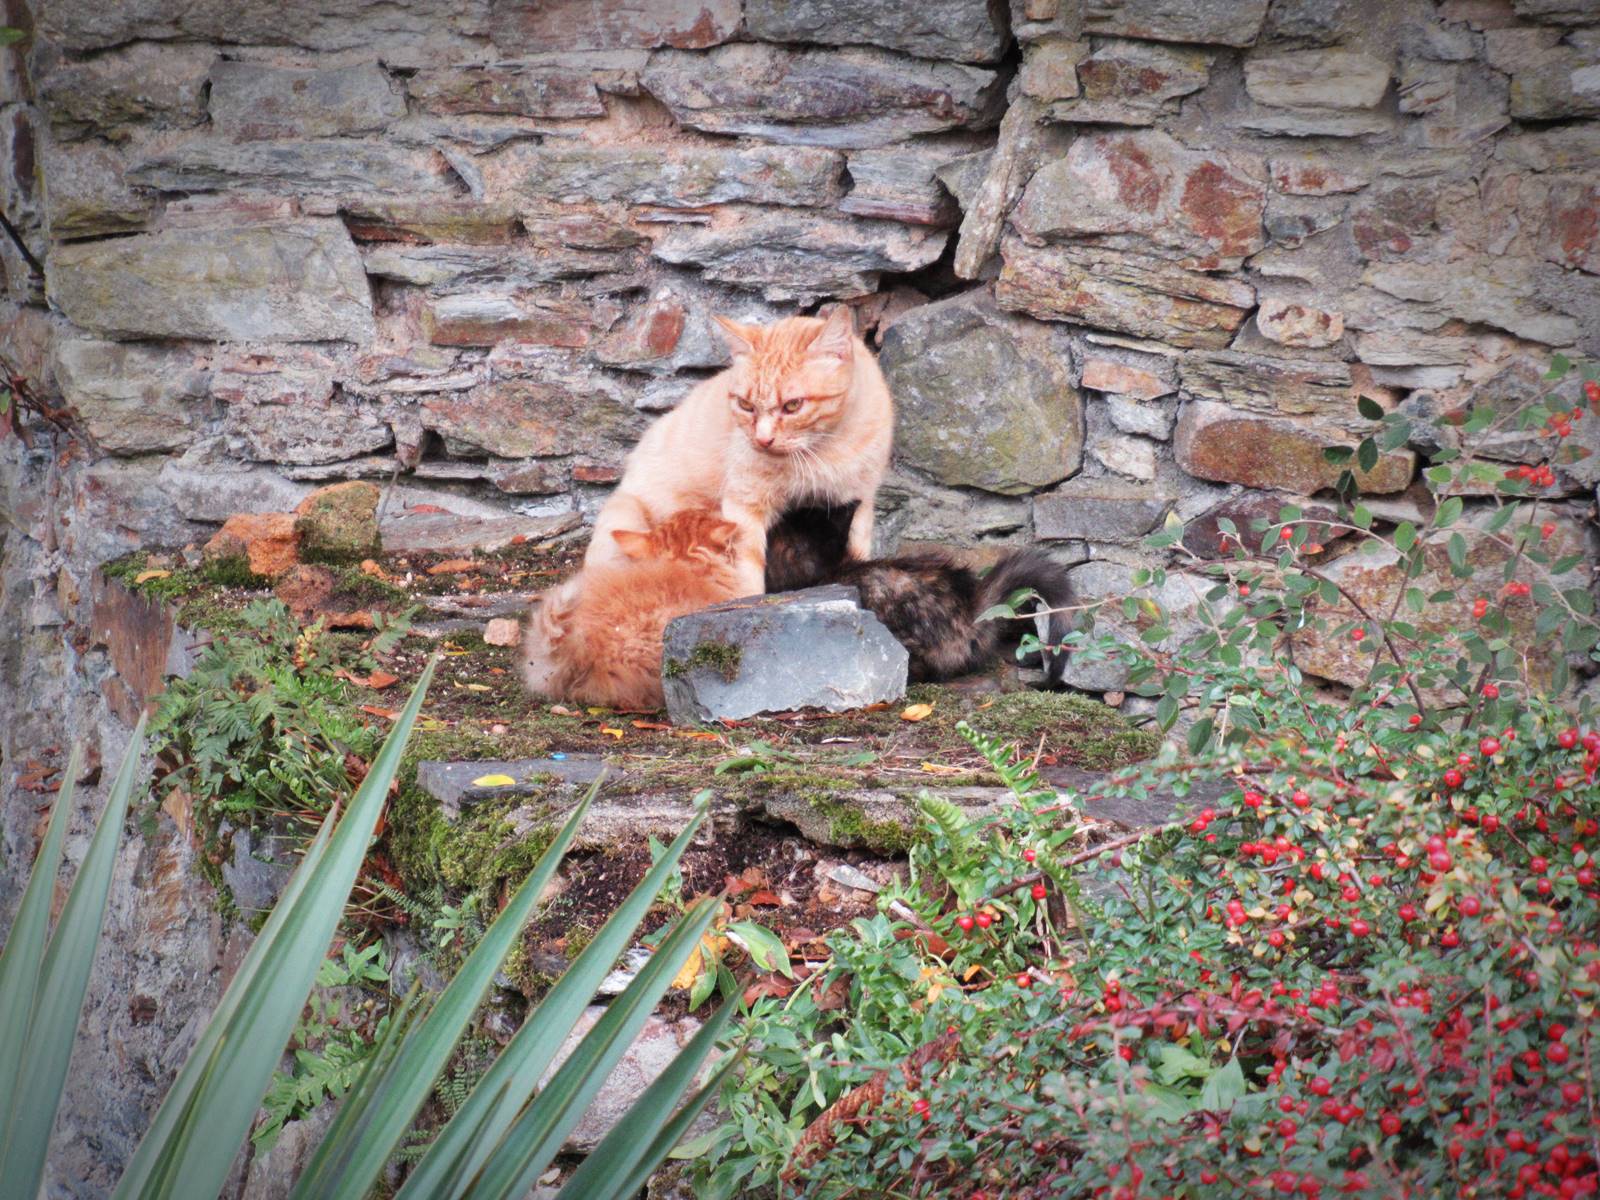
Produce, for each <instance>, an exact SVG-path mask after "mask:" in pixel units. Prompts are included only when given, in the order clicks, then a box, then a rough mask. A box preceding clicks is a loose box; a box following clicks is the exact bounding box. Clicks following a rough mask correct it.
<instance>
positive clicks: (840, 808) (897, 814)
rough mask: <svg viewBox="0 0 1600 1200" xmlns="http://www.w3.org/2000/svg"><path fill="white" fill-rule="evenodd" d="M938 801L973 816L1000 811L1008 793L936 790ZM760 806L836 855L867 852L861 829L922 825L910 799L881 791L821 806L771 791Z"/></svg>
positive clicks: (854, 794)
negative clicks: (849, 852)
mask: <svg viewBox="0 0 1600 1200" xmlns="http://www.w3.org/2000/svg"><path fill="white" fill-rule="evenodd" d="M939 797H940V799H942V800H948V801H949V802H950V803H952V804H955V805H958V806H959V807H961V808H963V809H965V810H966V811H967V813H968V815H969V816H974V817H976V816H982V815H984V814H987V813H990V812H993V811H995V810H996V809H998V808H1000V807H1001V806H1002V805H1003V804H1005V803H1006V802H1007V801H1008V800H1009V799H1010V797H1011V793H1010V792H1009V791H1007V790H1006V789H1005V788H988V787H958V788H940V789H939ZM761 807H762V810H763V811H764V812H765V813H766V815H767V816H768V817H771V818H772V819H773V820H777V821H787V822H788V823H789V824H791V825H793V826H794V827H795V828H796V829H798V830H799V831H800V833H801V835H802V836H803V837H805V838H806V840H808V841H811V842H814V843H816V844H817V845H819V846H834V847H837V848H839V849H841V850H865V849H872V847H871V846H869V845H868V844H867V842H866V841H865V840H863V838H862V837H861V830H862V829H863V828H871V827H877V828H880V829H881V828H883V827H884V826H889V825H895V826H899V827H900V828H901V829H903V830H905V831H906V832H907V833H908V834H909V833H911V832H912V831H914V830H915V829H917V828H918V827H919V826H920V825H921V823H922V817H921V812H920V810H919V809H918V807H917V801H916V798H915V796H914V795H912V794H910V793H904V794H902V793H900V792H894V791H889V790H887V789H878V790H871V791H862V792H852V793H849V794H848V795H840V796H837V797H830V801H829V802H828V803H824V804H818V803H816V802H815V801H814V800H813V799H812V798H811V797H808V796H803V795H799V794H797V793H794V792H774V793H771V794H769V795H766V796H763V797H762V800H761ZM841 813H843V814H845V816H844V819H842V820H841Z"/></svg>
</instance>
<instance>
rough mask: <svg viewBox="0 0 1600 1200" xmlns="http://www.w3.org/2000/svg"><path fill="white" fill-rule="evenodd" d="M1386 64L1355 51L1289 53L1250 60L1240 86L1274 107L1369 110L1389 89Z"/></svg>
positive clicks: (1246, 63)
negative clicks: (1242, 84) (1242, 85)
mask: <svg viewBox="0 0 1600 1200" xmlns="http://www.w3.org/2000/svg"><path fill="white" fill-rule="evenodd" d="M1390 71H1391V65H1390V63H1388V62H1387V61H1385V60H1384V59H1381V58H1377V57H1375V56H1374V55H1371V54H1366V53H1363V52H1361V51H1359V50H1294V51H1291V52H1289V53H1288V54H1266V55H1252V56H1251V57H1250V58H1248V59H1247V60H1246V61H1245V64H1244V87H1245V91H1246V92H1247V93H1248V94H1249V96H1250V98H1251V99H1252V100H1254V101H1256V102H1257V103H1258V104H1268V105H1272V106H1273V107H1275V108H1335V109H1362V108H1373V107H1375V106H1376V105H1377V103H1378V101H1380V100H1382V99H1383V94H1384V92H1386V91H1387V90H1388V88H1389V74H1390Z"/></svg>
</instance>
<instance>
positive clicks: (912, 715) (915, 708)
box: [900, 704, 933, 721]
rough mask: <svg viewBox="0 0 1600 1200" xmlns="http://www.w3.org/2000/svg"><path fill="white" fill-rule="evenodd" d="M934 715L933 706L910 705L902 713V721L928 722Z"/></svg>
mask: <svg viewBox="0 0 1600 1200" xmlns="http://www.w3.org/2000/svg"><path fill="white" fill-rule="evenodd" d="M932 715H933V705H931V704H910V705H907V706H906V707H905V709H904V710H903V711H902V712H901V713H900V719H901V720H902V721H926V720H927V719H928V718H929V717H931V716H932Z"/></svg>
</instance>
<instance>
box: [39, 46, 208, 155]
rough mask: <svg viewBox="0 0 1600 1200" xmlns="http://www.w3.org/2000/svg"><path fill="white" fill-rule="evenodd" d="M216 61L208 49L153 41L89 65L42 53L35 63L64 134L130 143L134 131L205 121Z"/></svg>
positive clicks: (45, 104) (49, 109)
mask: <svg viewBox="0 0 1600 1200" xmlns="http://www.w3.org/2000/svg"><path fill="white" fill-rule="evenodd" d="M216 57H217V56H216V52H215V51H213V50H211V49H210V48H209V47H206V46H162V45H158V44H156V43H154V42H136V43H134V44H133V45H131V46H124V47H121V48H119V49H117V50H112V51H109V52H108V53H105V54H99V55H96V56H94V57H93V58H90V59H87V60H75V59H74V60H63V59H61V58H60V57H58V56H57V55H55V54H53V53H48V52H41V55H40V61H38V62H37V63H36V64H35V66H34V71H35V78H36V87H37V92H38V103H39V105H40V107H41V108H42V109H43V110H44V112H45V114H46V115H47V116H48V118H49V121H50V126H51V128H52V130H54V131H55V132H56V133H57V134H59V135H61V136H62V137H84V136H88V135H91V134H93V135H96V136H100V137H104V138H107V139H109V140H112V141H125V140H127V138H128V136H129V134H130V132H131V129H130V127H135V126H145V127H148V128H158V129H182V128H187V127H190V126H193V125H198V124H200V123H201V122H202V121H204V120H205V118H206V105H205V90H206V77H207V74H208V73H209V72H210V70H211V66H212V64H213V63H214V62H215V61H216Z"/></svg>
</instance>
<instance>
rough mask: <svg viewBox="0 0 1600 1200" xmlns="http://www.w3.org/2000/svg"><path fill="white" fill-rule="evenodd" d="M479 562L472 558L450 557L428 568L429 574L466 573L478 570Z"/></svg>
mask: <svg viewBox="0 0 1600 1200" xmlns="http://www.w3.org/2000/svg"><path fill="white" fill-rule="evenodd" d="M477 569H478V564H477V563H476V562H474V561H473V560H472V559H470V558H449V559H446V560H445V561H444V562H442V563H434V564H433V566H431V567H429V568H428V574H429V575H464V574H466V573H467V572H468V571H476V570H477Z"/></svg>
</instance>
